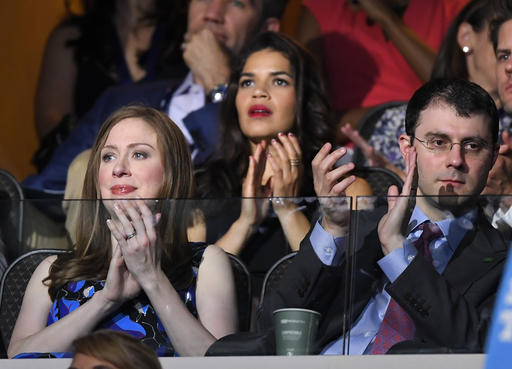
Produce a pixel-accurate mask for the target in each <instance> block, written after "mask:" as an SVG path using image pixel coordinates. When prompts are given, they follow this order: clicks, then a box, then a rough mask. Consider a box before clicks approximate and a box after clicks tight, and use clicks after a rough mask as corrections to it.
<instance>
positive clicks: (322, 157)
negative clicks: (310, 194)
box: [311, 143, 355, 197]
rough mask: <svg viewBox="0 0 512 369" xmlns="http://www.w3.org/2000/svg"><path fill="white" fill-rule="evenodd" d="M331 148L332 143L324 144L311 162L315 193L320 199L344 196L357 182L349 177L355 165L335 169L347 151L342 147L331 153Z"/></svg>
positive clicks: (352, 177) (349, 164) (348, 164)
mask: <svg viewBox="0 0 512 369" xmlns="http://www.w3.org/2000/svg"><path fill="white" fill-rule="evenodd" d="M331 148H332V145H331V144H330V143H326V144H324V145H323V146H322V148H321V149H320V151H318V153H317V154H316V156H315V157H314V159H313V161H312V162H311V167H312V169H313V183H314V186H315V192H316V195H317V196H320V197H325V196H344V195H345V190H346V189H347V187H348V186H350V184H351V183H352V182H354V181H355V177H354V176H348V177H347V174H348V173H349V172H350V171H351V170H352V169H354V163H347V164H344V165H340V166H339V167H337V168H335V167H334V165H335V164H336V162H337V161H338V160H339V159H340V158H341V157H343V155H345V154H346V152H347V150H346V149H345V148H343V147H341V148H339V149H336V150H334V151H332V152H331Z"/></svg>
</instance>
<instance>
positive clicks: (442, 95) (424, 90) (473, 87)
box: [405, 79, 499, 143]
mask: <svg viewBox="0 0 512 369" xmlns="http://www.w3.org/2000/svg"><path fill="white" fill-rule="evenodd" d="M433 104H445V105H447V106H449V107H452V108H453V109H455V111H456V114H457V116H459V117H464V118H469V117H471V116H473V115H479V114H482V115H484V116H486V117H487V118H488V122H489V130H490V132H491V136H492V142H493V143H497V142H498V129H499V120H498V109H496V104H495V103H494V100H493V99H492V97H491V96H490V95H489V94H488V93H487V91H485V90H484V89H483V88H482V87H480V86H478V85H477V84H476V83H473V82H469V81H466V80H462V79H433V80H431V81H430V82H427V83H425V84H424V85H423V86H422V87H420V88H419V89H418V90H417V91H416V92H415V93H414V95H413V96H412V98H411V100H410V101H409V103H408V104H407V111H406V113H405V132H406V133H407V134H408V135H409V136H411V137H414V132H415V130H416V127H417V126H418V119H419V117H420V114H421V112H422V111H424V110H426V109H427V108H428V107H429V106H431V105H433Z"/></svg>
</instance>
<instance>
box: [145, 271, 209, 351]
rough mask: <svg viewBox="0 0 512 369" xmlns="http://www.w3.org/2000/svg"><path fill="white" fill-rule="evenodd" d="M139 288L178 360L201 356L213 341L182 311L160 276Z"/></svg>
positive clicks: (163, 276) (172, 292)
mask: <svg viewBox="0 0 512 369" xmlns="http://www.w3.org/2000/svg"><path fill="white" fill-rule="evenodd" d="M150 284H151V286H146V287H145V286H143V289H144V291H145V292H146V295H147V296H148V298H149V300H150V301H151V305H152V306H153V308H154V309H155V311H156V313H157V315H158V317H159V318H160V321H161V322H162V324H163V326H164V328H165V331H166V333H167V335H168V336H169V338H170V340H171V342H172V345H173V347H174V349H175V350H176V352H177V353H178V354H179V355H180V356H203V355H204V354H205V352H206V350H207V349H208V347H210V345H211V344H212V343H213V342H214V341H215V340H216V338H215V337H214V336H213V335H212V334H211V333H210V332H209V331H208V330H207V329H206V328H205V327H204V326H203V325H202V324H201V322H200V321H199V320H197V319H196V318H195V317H194V316H193V315H192V314H191V313H190V312H189V311H188V310H187V308H186V307H185V305H184V304H183V302H182V301H181V299H180V297H179V295H178V293H177V292H176V290H175V289H174V287H173V286H172V284H171V283H170V282H169V280H168V279H167V277H166V276H165V274H164V273H163V272H161V273H159V275H158V276H157V279H156V280H155V281H154V282H153V283H150Z"/></svg>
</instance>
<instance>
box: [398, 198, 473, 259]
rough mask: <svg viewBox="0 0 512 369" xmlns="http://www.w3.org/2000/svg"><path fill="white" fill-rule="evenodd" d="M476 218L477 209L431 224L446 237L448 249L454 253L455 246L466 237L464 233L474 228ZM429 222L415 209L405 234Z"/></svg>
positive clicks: (420, 211) (417, 208) (422, 213)
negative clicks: (435, 225)
mask: <svg viewBox="0 0 512 369" xmlns="http://www.w3.org/2000/svg"><path fill="white" fill-rule="evenodd" d="M476 216H477V209H472V210H470V211H468V212H467V213H465V214H463V215H461V216H460V217H457V218H455V217H453V216H452V217H447V218H446V219H443V220H440V221H438V222H433V223H435V224H437V226H438V227H439V228H440V229H441V232H443V236H444V237H446V240H447V241H448V245H449V247H450V249H452V250H453V251H455V249H456V248H457V246H458V245H459V244H460V241H462V238H463V237H464V236H465V235H466V232H467V231H469V230H470V229H472V228H473V227H474V224H475V220H476ZM427 220H430V219H429V218H428V217H427V216H426V215H425V213H424V212H423V211H422V210H421V209H420V208H419V207H417V206H416V207H415V208H414V210H413V212H412V215H411V220H410V221H409V225H408V226H407V234H410V233H411V232H414V231H415V230H416V229H417V228H418V227H419V226H420V224H422V223H424V222H426V221H427Z"/></svg>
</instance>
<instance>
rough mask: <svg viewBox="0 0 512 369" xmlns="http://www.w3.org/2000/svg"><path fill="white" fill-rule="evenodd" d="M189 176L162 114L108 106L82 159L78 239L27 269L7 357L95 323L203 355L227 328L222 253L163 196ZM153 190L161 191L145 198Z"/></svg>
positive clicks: (226, 269) (65, 346)
mask: <svg viewBox="0 0 512 369" xmlns="http://www.w3.org/2000/svg"><path fill="white" fill-rule="evenodd" d="M192 178H193V175H192V163H191V159H190V153H189V150H188V145H187V142H186V140H185V138H184V137H183V135H182V134H181V132H180V130H179V129H178V128H177V127H176V125H175V124H174V123H173V122H172V121H171V120H170V119H169V118H168V117H167V116H166V115H164V114H162V113H160V112H158V111H157V110H154V109H151V108H147V107H140V106H131V107H125V108H121V109H120V110H118V111H117V112H115V113H113V114H112V115H111V116H110V117H109V118H108V119H107V121H106V122H105V123H104V125H103V127H102V128H101V130H100V132H99V133H98V137H97V139H96V142H95V144H94V146H93V149H92V153H91V158H90V160H89V163H88V168H87V173H86V177H85V181H84V190H83V198H84V199H95V200H93V201H84V202H83V204H82V205H81V207H82V212H81V213H82V214H83V216H82V218H81V223H80V225H79V227H78V231H77V244H76V246H75V249H74V251H73V252H72V253H70V254H67V255H66V254H65V255H60V256H59V257H56V256H52V257H49V258H47V259H45V260H44V261H43V262H42V263H41V264H40V265H39V266H38V267H37V269H36V270H35V272H34V273H33V275H32V278H31V280H30V282H29V284H28V286H27V289H26V292H25V297H24V300H23V304H22V307H21V311H20V314H19V316H18V320H17V322H16V325H15V327H14V331H13V334H12V337H11V342H10V345H9V348H8V355H9V357H13V356H15V355H19V354H21V353H32V354H30V355H31V356H34V353H54V356H63V355H65V354H62V353H63V352H67V351H70V350H71V343H72V341H73V340H74V339H76V338H78V337H81V336H83V335H85V334H87V333H89V332H91V331H94V330H96V329H100V328H109V329H114V330H120V331H124V332H127V333H129V334H131V335H133V336H135V337H137V338H138V339H140V340H142V341H143V342H145V343H147V344H148V345H150V346H151V347H153V348H154V349H155V350H156V352H157V353H158V354H160V355H167V356H170V355H175V354H179V355H203V354H204V353H205V352H206V349H207V348H208V347H209V345H210V344H211V343H212V342H214V341H215V340H216V339H218V338H220V337H222V336H224V335H226V334H229V333H233V332H234V331H235V329H236V305H235V292H234V285H233V276H232V274H231V267H230V263H229V259H228V258H227V256H226V254H225V253H224V252H223V251H222V250H220V249H219V248H217V247H215V246H208V247H206V248H205V247H204V245H202V246H201V245H199V247H197V245H194V244H189V242H188V240H187V225H188V224H190V221H189V220H188V219H189V218H188V217H189V215H188V213H187V211H186V208H185V204H184V201H175V200H170V199H172V198H186V197H189V196H191V193H192ZM154 198H160V199H162V200H158V201H155V200H142V199H154ZM128 199H130V201H128ZM165 199H168V200H165ZM198 248H199V250H200V251H199V252H202V261H201V263H200V265H199V267H198V269H197V271H195V270H194V269H193V267H192V256H193V254H194V253H196V254H197V249H198ZM203 249H204V252H203ZM200 257H201V256H200ZM35 356H40V355H39V354H35ZM19 357H26V355H19Z"/></svg>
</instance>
